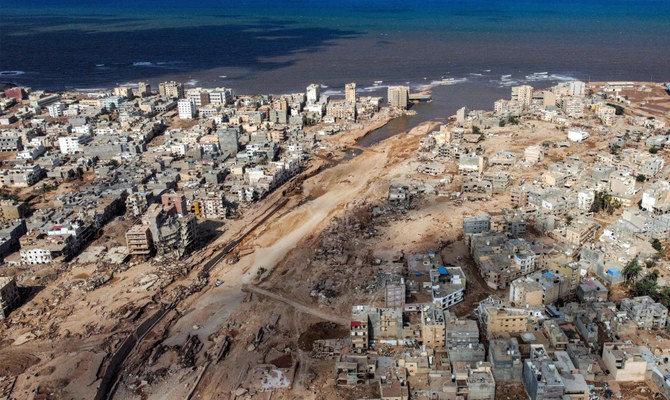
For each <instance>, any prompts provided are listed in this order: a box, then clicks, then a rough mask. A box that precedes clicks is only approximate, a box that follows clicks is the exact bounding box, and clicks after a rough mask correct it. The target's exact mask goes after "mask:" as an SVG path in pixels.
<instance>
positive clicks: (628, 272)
mask: <svg viewBox="0 0 670 400" xmlns="http://www.w3.org/2000/svg"><path fill="white" fill-rule="evenodd" d="M641 272H642V266H641V265H640V263H639V262H638V261H637V258H633V259H632V260H630V262H629V263H628V264H626V266H625V267H624V268H623V271H622V273H623V279H624V281H625V282H626V284H630V283H632V282H635V281H636V280H637V279H638V278H639V277H640V273H641Z"/></svg>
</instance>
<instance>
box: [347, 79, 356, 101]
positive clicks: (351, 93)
mask: <svg viewBox="0 0 670 400" xmlns="http://www.w3.org/2000/svg"><path fill="white" fill-rule="evenodd" d="M344 99H345V100H346V101H348V102H349V101H350V102H354V103H355V102H356V83H354V82H352V83H347V84H346V85H345V86H344Z"/></svg>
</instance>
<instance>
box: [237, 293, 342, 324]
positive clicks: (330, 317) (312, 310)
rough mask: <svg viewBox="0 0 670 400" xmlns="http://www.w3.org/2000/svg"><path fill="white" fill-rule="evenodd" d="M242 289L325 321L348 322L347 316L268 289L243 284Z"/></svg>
mask: <svg viewBox="0 0 670 400" xmlns="http://www.w3.org/2000/svg"><path fill="white" fill-rule="evenodd" d="M242 290H244V291H250V292H254V293H257V294H260V295H262V296H265V297H269V298H271V299H273V300H277V301H281V302H282V303H284V304H288V305H289V306H291V307H293V308H295V309H296V310H298V311H300V312H302V313H305V314H310V315H313V316H315V317H318V318H321V319H323V320H326V321H331V322H335V323H338V324H342V325H347V324H349V318H347V317H342V316H339V315H334V314H330V313H327V312H325V311H323V310H321V309H320V308H318V307H309V306H306V305H304V304H301V303H298V302H297V301H294V300H291V299H288V298H286V297H284V296H281V295H279V294H277V293H273V292H271V291H269V290H265V289H261V288H259V287H258V286H254V285H245V286H244V287H243V288H242Z"/></svg>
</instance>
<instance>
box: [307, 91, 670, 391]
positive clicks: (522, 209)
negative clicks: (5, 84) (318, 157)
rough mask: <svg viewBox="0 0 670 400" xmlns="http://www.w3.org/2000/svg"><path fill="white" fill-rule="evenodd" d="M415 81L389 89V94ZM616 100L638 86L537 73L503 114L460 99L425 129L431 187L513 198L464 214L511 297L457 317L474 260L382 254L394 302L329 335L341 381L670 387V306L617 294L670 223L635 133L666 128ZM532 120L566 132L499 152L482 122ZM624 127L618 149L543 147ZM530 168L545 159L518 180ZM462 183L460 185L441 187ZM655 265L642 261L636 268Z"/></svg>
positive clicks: (396, 191) (481, 264) (475, 252)
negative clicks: (335, 336) (542, 78)
mask: <svg viewBox="0 0 670 400" xmlns="http://www.w3.org/2000/svg"><path fill="white" fill-rule="evenodd" d="M391 91H393V94H391ZM402 93H403V92H402V91H400V90H399V89H398V88H389V101H397V99H399V98H401V97H402ZM392 99H393V100H392ZM617 101H625V99H623V98H622V97H616V98H615V96H612V95H609V94H604V93H589V92H588V91H587V87H586V85H585V84H584V83H583V82H578V81H573V82H566V83H561V84H559V85H557V86H555V87H552V88H550V89H547V90H540V91H537V90H534V89H533V88H532V87H531V86H527V85H524V86H519V87H514V88H512V95H511V100H499V101H497V102H496V103H495V105H494V109H495V110H494V112H493V113H487V112H484V111H471V110H467V109H465V108H463V109H461V110H459V111H458V113H457V116H456V120H455V121H453V122H450V123H448V124H446V125H443V126H441V127H440V128H439V129H438V130H436V131H434V132H431V133H429V134H428V135H427V136H426V137H423V138H422V139H421V140H420V143H419V149H418V153H417V161H418V163H417V164H418V167H417V171H418V172H419V173H420V174H425V175H429V176H430V177H434V178H432V179H433V180H432V182H434V185H436V187H435V188H431V190H430V193H432V194H436V195H438V196H450V197H451V199H454V201H477V200H487V199H492V198H496V197H503V196H505V197H507V198H508V199H509V203H508V208H501V209H491V210H487V209H481V208H480V210H481V211H479V212H477V213H476V214H474V215H466V216H464V217H463V220H462V229H463V237H464V241H465V243H466V245H467V246H468V249H469V252H470V256H471V258H472V261H473V263H474V271H477V272H478V273H479V275H480V276H481V278H482V279H483V281H484V283H485V284H486V285H487V286H488V290H490V291H492V292H493V291H495V292H496V293H498V294H500V296H490V297H488V298H486V299H485V300H483V301H481V302H479V304H478V305H476V306H475V307H476V309H475V312H474V314H475V317H476V318H475V319H471V318H457V317H456V315H455V314H453V313H452V312H451V311H450V310H449V309H450V308H451V307H453V306H454V305H455V304H457V303H458V302H461V301H462V300H463V297H464V295H465V293H464V292H463V290H462V288H461V287H460V283H461V282H463V283H464V282H465V275H464V274H463V272H462V271H463V270H462V269H461V268H459V267H450V266H445V265H443V264H442V262H441V258H440V257H439V255H436V254H434V253H429V254H421V255H413V256H410V257H408V258H407V260H406V261H405V262H404V263H402V264H398V263H391V264H389V265H390V266H392V267H390V266H386V264H382V267H381V269H382V272H380V278H379V279H380V280H381V281H382V282H383V283H384V295H385V299H384V304H385V305H386V307H383V308H380V307H371V306H364V305H361V306H354V307H353V309H352V311H351V325H350V342H349V344H350V347H349V350H350V351H349V352H348V353H347V351H346V350H347V347H346V346H339V347H338V349H337V351H334V350H333V349H334V346H333V343H332V342H329V341H323V342H321V341H319V342H318V343H317V344H316V347H315V348H316V349H317V350H315V352H316V353H317V356H319V355H321V356H327V357H330V358H334V359H335V360H336V364H335V374H336V377H335V379H336V384H337V385H342V386H356V385H378V386H379V392H380V393H381V397H382V398H389V399H390V398H393V399H409V398H430V399H494V398H496V397H495V396H496V385H502V386H505V385H507V384H510V383H518V384H521V385H523V388H524V391H525V394H526V395H527V396H528V397H529V398H530V399H532V400H541V399H563V400H566V399H570V400H592V399H594V398H597V395H596V392H595V390H603V386H602V384H598V381H599V380H600V382H610V383H612V382H622V383H625V382H643V381H645V382H647V383H648V384H650V385H652V386H653V390H654V391H660V392H661V393H663V394H664V395H665V396H666V397H670V383H669V382H670V379H668V377H670V374H669V372H670V369H669V368H668V367H667V363H668V362H670V358H669V357H670V335H668V334H667V330H668V328H669V327H670V325H669V323H668V309H667V307H666V305H664V304H662V303H661V302H660V301H661V300H658V299H656V300H655V299H654V298H652V297H650V296H637V297H633V298H624V299H623V300H621V301H620V302H617V303H614V302H612V301H610V293H611V291H612V290H613V289H614V288H615V287H617V285H621V284H622V283H623V281H624V279H626V278H625V274H626V273H627V272H626V268H627V266H628V265H630V264H631V263H639V264H644V262H645V261H649V262H651V260H652V259H653V258H654V257H656V256H657V252H658V247H657V246H658V243H661V242H658V243H656V244H655V245H654V246H652V244H653V243H654V239H660V240H661V241H662V242H665V240H667V239H668V236H669V235H670V230H668V227H669V226H668V224H667V223H666V220H667V219H668V218H670V213H669V211H670V183H668V182H667V181H666V180H664V179H665V176H664V175H663V168H664V158H663V157H662V156H660V155H658V154H656V152H653V151H651V152H650V151H648V149H646V148H640V146H635V145H632V144H633V142H631V141H632V140H635V142H634V143H642V142H645V144H646V145H647V146H648V147H650V148H651V147H653V146H657V147H659V148H660V147H662V146H664V145H665V144H666V143H667V140H666V139H665V138H666V136H665V135H662V133H663V132H661V131H660V130H661V129H665V125H664V124H663V123H662V121H656V120H653V119H647V120H646V121H645V120H644V119H640V118H639V117H631V116H622V115H618V114H617V113H616V107H614V106H613V105H611V104H610V103H611V102H617ZM519 119H522V120H531V121H532V120H533V119H535V120H539V121H550V122H553V123H555V124H557V125H559V126H564V127H565V138H550V139H551V140H549V141H546V142H545V143H541V144H537V145H531V146H527V147H525V149H524V151H523V154H518V153H515V152H514V151H511V150H507V149H496V152H495V154H491V152H489V151H487V149H486V147H485V146H486V134H485V133H483V130H484V129H487V128H490V127H496V126H502V125H504V124H506V123H514V124H516V123H518V121H519ZM647 121H653V122H647ZM622 127H623V128H622ZM475 128H477V129H475ZM626 128H628V130H626ZM614 129H616V130H617V131H621V132H622V133H621V134H615V135H613V136H615V139H614V140H613V141H612V142H610V143H609V148H610V149H611V151H609V152H607V153H606V154H603V153H597V152H592V153H593V154H589V161H588V162H587V161H585V159H583V158H580V157H577V156H573V155H570V154H568V155H567V157H563V158H562V159H560V160H555V159H552V161H550V162H547V161H546V160H545V154H546V153H547V152H548V151H549V150H550V148H563V147H570V146H579V145H580V143H583V142H585V141H589V140H591V136H592V135H593V134H599V133H602V132H610V130H614ZM635 136H637V139H634V138H635ZM645 138H646V141H645ZM627 144H631V146H627ZM538 165H542V168H539V167H538ZM519 170H521V171H536V172H535V175H534V176H533V173H532V172H527V173H526V176H528V175H530V176H532V178H527V177H525V178H524V179H521V180H516V181H515V177H516V176H518V171H519ZM430 177H426V179H427V180H428V182H431V178H430ZM438 179H439V182H438ZM452 183H453V185H452V186H455V188H454V191H448V190H445V189H444V188H445V187H446V186H447V185H449V184H452ZM420 186H421V185H420V184H417V183H416V182H412V183H408V184H404V185H392V186H391V187H390V188H389V192H388V202H389V204H390V205H391V206H394V207H399V206H400V207H404V208H406V207H408V206H409V204H410V198H411V196H412V195H413V194H416V193H417V192H418V190H417V188H418V187H420ZM423 186H430V185H428V184H425V185H423ZM438 188H439V189H438ZM459 188H460V190H459ZM421 193H429V192H428V191H423V192H421ZM640 198H641V200H640ZM480 204H486V203H480ZM608 207H609V209H608ZM473 208H475V209H476V207H473ZM609 210H619V215H620V217H619V218H618V219H617V218H612V219H611V220H609V222H603V219H602V218H600V217H599V216H598V215H599V214H598V213H599V212H600V211H609ZM612 221H614V222H612ZM656 258H658V257H656ZM459 259H460V258H459ZM647 265H648V266H649V265H655V266H656V268H657V269H656V271H655V272H653V273H655V274H657V278H656V279H657V281H658V283H659V287H662V286H663V285H667V284H668V283H669V281H668V276H670V270H668V265H667V263H665V262H659V263H658V264H649V263H648V264H647ZM389 271H391V272H389ZM398 271H403V273H402V274H400V273H398ZM659 271H664V272H661V273H660V274H659ZM653 273H652V269H649V268H645V269H643V270H642V272H641V273H640V275H639V276H638V277H637V279H643V277H644V276H645V275H647V274H653ZM391 349H394V350H391ZM322 352H323V353H322ZM604 388H606V389H607V390H605V392H606V393H607V392H608V390H609V389H608V388H609V386H607V384H605V385H604ZM609 393H610V394H611V392H609Z"/></svg>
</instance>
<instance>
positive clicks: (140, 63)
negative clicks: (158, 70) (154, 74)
mask: <svg viewBox="0 0 670 400" xmlns="http://www.w3.org/2000/svg"><path fill="white" fill-rule="evenodd" d="M154 65H155V64H154V63H152V62H150V61H138V62H134V63H133V67H153V66H154Z"/></svg>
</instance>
